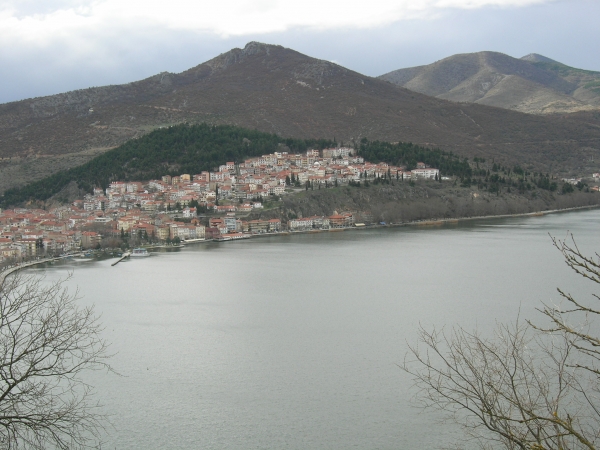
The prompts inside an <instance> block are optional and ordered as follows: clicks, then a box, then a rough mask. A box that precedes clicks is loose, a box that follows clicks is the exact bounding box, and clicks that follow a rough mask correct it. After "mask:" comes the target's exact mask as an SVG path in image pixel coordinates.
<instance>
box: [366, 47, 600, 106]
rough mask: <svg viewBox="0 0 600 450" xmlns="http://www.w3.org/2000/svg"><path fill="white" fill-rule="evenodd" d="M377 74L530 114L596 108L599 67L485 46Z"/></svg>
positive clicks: (451, 96)
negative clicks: (596, 69)
mask: <svg viewBox="0 0 600 450" xmlns="http://www.w3.org/2000/svg"><path fill="white" fill-rule="evenodd" d="M378 78H379V79H382V80H385V81H389V82H391V83H393V84H395V85H398V86H402V87H405V88H407V89H410V90H413V91H415V92H419V93H422V94H425V95H430V96H433V97H437V98H440V99H446V100H450V101H454V102H469V103H479V104H483V105H488V106H496V107H499V108H505V109H511V110H515V111H520V112H525V113H530V114H556V113H572V112H577V111H592V110H600V92H597V91H595V90H594V86H595V85H594V83H596V82H597V83H599V84H598V85H600V72H593V71H585V70H582V69H575V68H572V67H569V66H566V65H564V64H562V63H559V62H557V61H554V60H552V59H550V58H547V57H545V56H542V55H539V54H536V53H531V54H529V55H526V56H524V57H522V58H520V59H517V58H513V57H511V56H509V55H506V54H504V53H499V52H490V51H483V52H477V53H463V54H457V55H452V56H449V57H447V58H444V59H442V60H440V61H436V62H434V63H432V64H428V65H424V66H418V67H409V68H406V69H399V70H395V71H392V72H388V73H386V74H383V75H381V76H379V77H378ZM590 83H592V85H590Z"/></svg>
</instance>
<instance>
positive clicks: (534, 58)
mask: <svg viewBox="0 0 600 450" xmlns="http://www.w3.org/2000/svg"><path fill="white" fill-rule="evenodd" d="M520 59H522V60H523V61H529V62H547V63H557V62H558V61H555V60H553V59H550V58H548V57H546V56H544V55H540V54H539V53H530V54H529V55H525V56H523V57H522V58H520Z"/></svg>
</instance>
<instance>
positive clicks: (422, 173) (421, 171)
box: [410, 167, 440, 180]
mask: <svg viewBox="0 0 600 450" xmlns="http://www.w3.org/2000/svg"><path fill="white" fill-rule="evenodd" d="M410 174H411V178H425V179H430V180H434V179H436V178H437V179H438V180H439V179H440V171H439V169H433V168H431V167H430V168H417V169H413V170H411V171H410Z"/></svg>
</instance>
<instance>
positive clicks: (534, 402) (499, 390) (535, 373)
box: [402, 239, 600, 450]
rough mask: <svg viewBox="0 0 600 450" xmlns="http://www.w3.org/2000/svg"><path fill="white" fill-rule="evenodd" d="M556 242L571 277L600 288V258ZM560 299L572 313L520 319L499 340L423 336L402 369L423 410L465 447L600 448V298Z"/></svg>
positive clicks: (551, 311)
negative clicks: (452, 429)
mask: <svg viewBox="0 0 600 450" xmlns="http://www.w3.org/2000/svg"><path fill="white" fill-rule="evenodd" d="M553 242H554V245H555V246H556V247H557V248H558V249H559V250H560V251H561V252H562V254H563V256H564V257H565V261H566V263H567V265H568V266H569V267H570V268H571V269H573V270H575V271H576V272H577V273H578V274H580V275H582V276H583V277H585V278H587V279H588V280H591V281H593V282H594V283H597V284H600V265H599V261H598V260H595V259H594V258H591V257H587V256H585V255H583V254H582V253H581V252H580V251H579V249H578V248H577V246H576V245H575V242H574V241H573V244H572V245H569V244H567V243H566V242H565V241H559V240H556V239H553ZM596 257H598V255H596ZM559 293H560V295H561V296H562V298H563V299H564V300H565V302H566V303H567V305H568V308H567V309H561V308H559V306H557V305H543V306H542V308H541V309H540V311H541V312H542V313H543V314H544V315H545V316H546V317H547V318H549V319H550V324H549V325H548V326H546V327H543V326H539V325H537V324H535V323H532V322H529V321H522V320H517V322H516V323H515V324H514V325H502V324H499V325H497V327H496V329H495V332H494V333H493V334H492V335H488V334H485V335H484V334H482V333H480V332H470V331H467V330H465V329H464V328H460V327H455V328H453V329H452V330H450V331H445V330H433V331H428V330H425V329H424V328H421V329H420V332H419V343H418V344H417V345H416V346H412V347H411V349H410V352H409V354H408V355H407V358H406V359H405V361H404V364H403V366H402V367H403V369H404V370H405V371H406V372H408V373H410V374H412V375H413V377H414V380H415V384H416V386H417V387H418V388H419V390H418V393H417V394H416V398H417V400H418V401H419V402H420V404H421V405H423V406H424V407H425V408H433V409H437V410H441V411H442V412H443V413H444V417H445V418H446V419H447V420H449V421H453V422H454V423H457V424H459V425H460V426H461V427H462V429H463V431H464V436H465V441H466V442H465V443H464V444H465V445H469V446H476V447H479V448H485V449H495V448H505V449H511V450H512V449H523V450H524V449H528V450H534V449H535V450H542V449H561V450H563V449H597V448H600V447H599V445H600V389H599V388H600V376H599V375H600V372H599V370H598V361H599V359H600V350H599V349H600V340H599V335H598V328H597V324H596V325H595V324H594V322H593V318H594V317H595V316H597V315H598V314H600V303H598V302H599V301H600V298H599V297H598V296H597V295H594V300H593V303H592V304H585V303H583V302H580V301H578V300H576V299H574V298H573V297H572V296H571V295H570V294H567V293H565V292H563V291H562V290H560V289H559ZM594 302H595V303H594ZM573 320H575V322H572V321H573Z"/></svg>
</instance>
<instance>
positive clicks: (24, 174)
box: [0, 42, 600, 191]
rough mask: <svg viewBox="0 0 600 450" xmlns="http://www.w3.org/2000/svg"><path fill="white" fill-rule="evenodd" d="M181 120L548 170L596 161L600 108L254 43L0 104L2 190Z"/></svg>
mask: <svg viewBox="0 0 600 450" xmlns="http://www.w3.org/2000/svg"><path fill="white" fill-rule="evenodd" d="M182 122H189V123H202V122H206V123H212V124H230V125H238V126H242V127H246V128H250V129H257V130H260V131H266V132H271V133H276V134H278V135H280V136H284V137H291V138H326V139H332V138H336V139H337V140H338V142H340V141H344V142H347V143H348V142H351V141H352V140H356V141H357V140H360V139H361V138H362V137H367V138H368V139H370V140H377V139H379V140H385V141H390V142H397V141H402V142H412V143H414V144H418V145H422V146H428V147H439V148H442V149H444V150H449V151H454V152H455V153H457V154H461V155H464V156H479V157H487V158H490V159H492V158H495V159H496V160H497V161H498V162H502V163H505V164H510V165H512V164H522V165H531V166H532V167H535V168H536V169H537V170H544V171H548V170H553V171H556V170H559V171H569V170H575V169H577V170H580V169H581V170H583V169H585V170H593V171H597V170H598V169H600V167H596V166H595V164H596V163H595V162H594V163H591V164H590V163H588V161H590V160H591V159H592V158H593V160H594V161H600V151H599V148H600V117H596V116H595V115H593V114H578V115H577V114H576V115H563V116H548V117H546V116H533V115H527V114H522V113H519V112H512V111H508V110H504V109H499V108H494V107H489V106H484V105H477V104H457V103H454V102H450V101H447V100H444V99H436V98H433V97H430V96H426V95H424V94H419V93H415V92H413V91H410V90H408V89H405V88H399V87H397V86H395V85H392V84H390V83H389V82H387V81H384V80H380V79H377V78H372V77H368V76H366V75H363V74H360V73H357V72H354V71H352V70H350V69H347V68H344V67H342V66H340V65H338V64H335V63H332V62H329V61H324V60H319V59H315V58H311V57H309V56H306V55H303V54H301V53H299V52H297V51H295V50H291V49H287V48H284V47H282V46H277V45H270V44H263V43H258V42H250V43H248V44H247V45H246V46H245V47H244V48H243V49H239V48H236V49H232V50H230V51H229V52H226V53H223V54H221V55H218V56H216V57H215V58H212V59H211V60H209V61H206V62H204V63H201V64H199V65H197V66H195V67H192V68H190V69H188V70H186V71H183V72H181V73H177V74H174V73H169V72H163V73H160V74H157V75H154V76H151V77H148V78H146V79H144V80H140V81H136V82H133V83H129V84H125V85H116V86H104V87H96V88H88V89H82V90H77V91H71V92H67V93H63V94H57V95H53V96H47V97H40V98H34V99H26V100H21V101H18V102H12V103H6V104H1V105H0V158H1V159H0V191H2V190H3V189H6V188H7V187H14V186H18V185H22V184H24V183H25V182H28V181H31V180H34V179H40V178H43V177H44V176H47V175H49V174H51V173H53V172H55V171H57V170H59V167H58V165H57V163H56V161H57V160H58V158H60V157H62V158H63V159H62V160H61V161H62V162H61V166H60V168H61V169H63V168H68V167H69V161H68V160H65V159H64V158H65V156H64V155H84V154H89V155H93V154H97V153H98V152H102V151H105V150H106V149H109V148H114V147H116V146H118V145H120V144H122V143H123V142H126V141H127V140H129V139H134V138H136V137H139V136H141V135H143V134H145V133H148V132H149V131H151V130H153V129H156V128H159V127H161V126H162V127H164V126H168V125H174V124H178V123H182ZM86 152H87V153H86ZM90 158H91V156H90ZM38 161H39V162H40V163H39V164H38V163H37V162H38ZM77 162H78V164H80V163H81V158H80V159H78V160H77ZM71 167H72V166H71ZM27 168H29V169H27ZM26 169H27V170H29V172H28V171H27V170H26ZM14 174H19V175H18V176H14Z"/></svg>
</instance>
